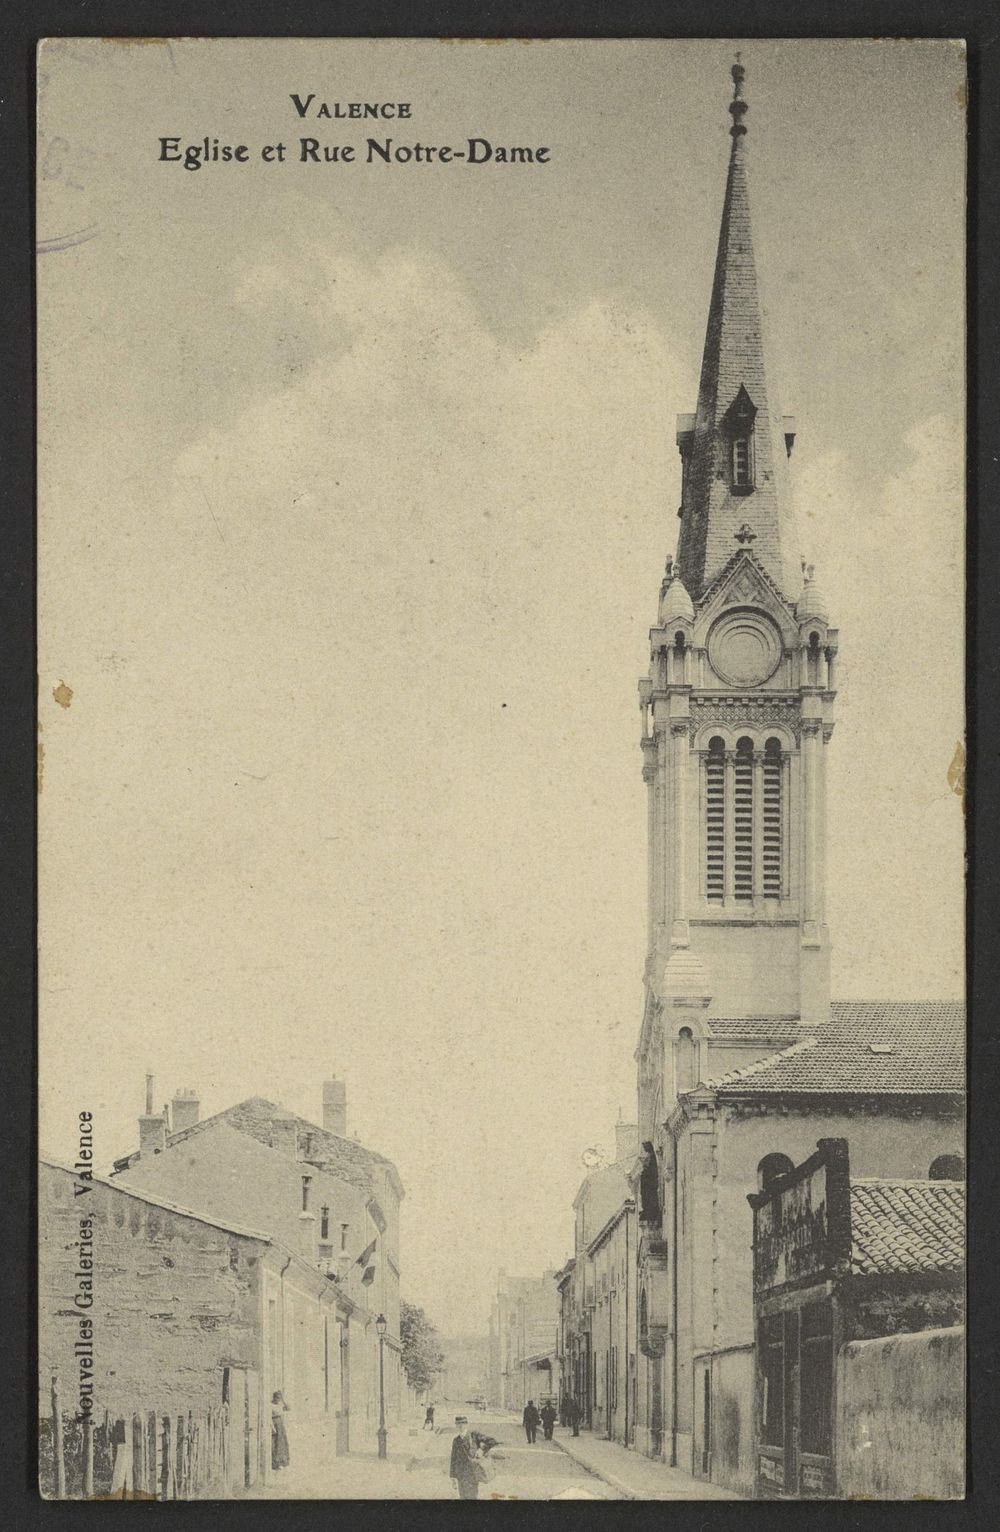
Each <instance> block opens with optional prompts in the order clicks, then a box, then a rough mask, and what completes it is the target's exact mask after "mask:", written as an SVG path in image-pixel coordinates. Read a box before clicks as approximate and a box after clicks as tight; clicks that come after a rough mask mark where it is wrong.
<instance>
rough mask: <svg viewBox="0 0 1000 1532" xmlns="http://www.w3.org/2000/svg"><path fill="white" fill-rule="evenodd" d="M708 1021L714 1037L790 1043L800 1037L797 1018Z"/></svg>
mask: <svg viewBox="0 0 1000 1532" xmlns="http://www.w3.org/2000/svg"><path fill="white" fill-rule="evenodd" d="M706 1021H707V1026H708V1030H709V1032H710V1034H711V1036H712V1037H720V1038H721V1037H725V1038H741V1039H742V1038H746V1039H747V1040H748V1041H750V1042H761V1041H763V1042H770V1041H773V1042H776V1043H783V1042H789V1043H790V1042H794V1041H795V1039H796V1038H797V1037H798V1036H799V1018H798V1017H797V1016H709V1017H707V1018H706Z"/></svg>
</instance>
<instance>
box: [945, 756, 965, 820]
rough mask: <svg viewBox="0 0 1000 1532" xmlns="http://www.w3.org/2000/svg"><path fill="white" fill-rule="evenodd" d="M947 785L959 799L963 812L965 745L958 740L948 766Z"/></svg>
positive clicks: (963, 811)
mask: <svg viewBox="0 0 1000 1532" xmlns="http://www.w3.org/2000/svg"><path fill="white" fill-rule="evenodd" d="M948 786H949V787H950V788H951V790H952V792H953V793H954V794H955V796H956V797H957V798H959V799H961V803H962V813H963V814H964V813H965V746H964V745H963V744H962V741H961V740H959V741H958V744H957V745H956V746H955V754H954V755H953V756H952V758H951V765H950V766H949V767H948Z"/></svg>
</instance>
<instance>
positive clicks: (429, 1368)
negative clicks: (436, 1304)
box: [399, 1298, 444, 1394]
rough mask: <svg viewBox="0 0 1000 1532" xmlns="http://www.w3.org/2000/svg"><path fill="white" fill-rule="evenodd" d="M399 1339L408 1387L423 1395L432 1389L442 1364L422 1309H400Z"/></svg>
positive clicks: (405, 1305) (404, 1306)
mask: <svg viewBox="0 0 1000 1532" xmlns="http://www.w3.org/2000/svg"><path fill="white" fill-rule="evenodd" d="M399 1339H400V1341H401V1342H402V1347H403V1370H404V1371H405V1373H406V1377H407V1380H408V1382H409V1384H410V1387H411V1388H414V1389H416V1391H417V1393H418V1394H419V1393H423V1392H424V1391H425V1390H426V1389H429V1388H430V1387H431V1384H432V1383H433V1381H434V1374H435V1372H436V1371H437V1370H438V1368H439V1367H440V1366H441V1364H442V1362H443V1361H444V1356H443V1354H442V1351H441V1348H440V1346H439V1345H438V1335H437V1331H436V1330H435V1328H434V1326H433V1325H432V1324H431V1322H430V1320H429V1319H428V1318H427V1315H426V1314H425V1313H424V1311H423V1309H418V1308H417V1306H416V1304H414V1303H407V1301H406V1299H405V1298H404V1299H403V1301H402V1303H401V1304H400V1310H399Z"/></svg>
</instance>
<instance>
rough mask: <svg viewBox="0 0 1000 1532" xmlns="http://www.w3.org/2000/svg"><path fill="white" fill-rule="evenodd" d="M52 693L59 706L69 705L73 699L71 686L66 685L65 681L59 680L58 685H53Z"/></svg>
mask: <svg viewBox="0 0 1000 1532" xmlns="http://www.w3.org/2000/svg"><path fill="white" fill-rule="evenodd" d="M52 695H53V697H54V698H55V699H56V701H57V702H58V704H59V706H60V707H69V705H70V703H71V702H72V701H73V688H72V686H67V685H66V682H65V681H60V682H59V685H58V686H53V688H52Z"/></svg>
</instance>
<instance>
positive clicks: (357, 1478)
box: [253, 1400, 739, 1500]
mask: <svg viewBox="0 0 1000 1532" xmlns="http://www.w3.org/2000/svg"><path fill="white" fill-rule="evenodd" d="M462 1413H468V1414H469V1417H470V1420H471V1422H472V1427H473V1430H474V1431H477V1432H479V1433H481V1434H482V1435H484V1436H492V1437H495V1438H496V1439H497V1442H498V1446H497V1447H495V1448H494V1449H493V1452H492V1453H491V1461H492V1464H493V1467H494V1469H495V1478H493V1479H491V1480H490V1481H489V1482H488V1483H486V1484H483V1485H482V1486H481V1488H480V1492H479V1493H480V1498H481V1499H483V1500H490V1499H493V1500H556V1499H566V1500H636V1499H637V1500H660V1499H663V1500H707V1499H711V1500H717V1499H718V1500H731V1499H738V1498H739V1497H738V1496H736V1495H733V1494H732V1493H730V1492H727V1491H725V1490H720V1489H718V1487H717V1486H715V1485H711V1484H706V1483H704V1482H703V1481H702V1480H698V1479H693V1478H691V1477H690V1476H689V1475H687V1474H683V1473H680V1472H679V1471H678V1470H676V1469H670V1468H667V1467H666V1466H665V1465H664V1464H662V1463H653V1462H650V1461H649V1460H648V1459H647V1458H643V1457H641V1456H640V1455H638V1454H636V1453H635V1452H631V1451H627V1450H626V1449H625V1448H624V1447H620V1446H618V1445H617V1444H616V1443H614V1442H608V1441H605V1440H604V1439H603V1438H595V1437H593V1436H592V1435H591V1433H590V1432H588V1431H584V1432H583V1433H581V1435H580V1436H579V1437H575V1438H574V1437H572V1436H571V1434H570V1433H569V1432H568V1431H567V1430H565V1429H563V1428H561V1427H559V1426H557V1427H556V1434H555V1440H553V1441H551V1442H547V1441H545V1440H544V1439H543V1437H542V1435H541V1433H539V1436H538V1440H537V1441H536V1442H535V1443H534V1445H530V1446H529V1444H528V1443H527V1441H526V1440H525V1436H524V1431H523V1429H522V1427H521V1421H520V1417H519V1416H518V1415H515V1414H513V1413H502V1412H500V1411H497V1410H485V1411H483V1412H479V1411H476V1412H475V1413H473V1412H472V1411H471V1410H468V1407H467V1406H466V1405H464V1404H463V1403H461V1402H458V1401H447V1400H445V1401H442V1403H441V1404H440V1405H439V1407H438V1412H437V1422H438V1424H437V1429H436V1430H435V1431H434V1432H433V1433H432V1432H430V1431H424V1430H422V1429H421V1420H422V1413H420V1414H414V1415H413V1416H412V1417H411V1418H410V1419H409V1420H408V1422H407V1423H406V1424H405V1426H401V1427H400V1428H399V1429H397V1430H396V1431H393V1432H391V1433H390V1436H389V1455H388V1457H387V1458H385V1459H383V1460H382V1461H380V1460H379V1459H378V1457H377V1456H376V1454H375V1452H374V1451H355V1452H351V1453H349V1454H348V1455H347V1456H346V1457H338V1456H337V1455H336V1454H335V1453H334V1452H333V1451H332V1450H331V1448H330V1446H329V1444H328V1442H327V1441H326V1440H325V1439H324V1438H322V1437H308V1438H305V1437H295V1436H292V1437H291V1453H292V1461H291V1463H290V1465H289V1467H288V1468H287V1469H285V1470H283V1471H282V1472H281V1473H280V1474H278V1475H276V1476H275V1479H274V1480H273V1482H272V1483H271V1484H270V1485H269V1486H268V1488H267V1489H263V1488H262V1487H261V1486H259V1485H258V1486H256V1487H255V1489H254V1492H253V1498H255V1499H257V1498H264V1499H283V1500H285V1499H301V1500H333V1499H339V1500H367V1499H385V1498H390V1499H394V1500H453V1499H456V1498H457V1496H456V1493H455V1487H454V1485H453V1484H452V1482H451V1480H450V1479H449V1477H448V1466H449V1461H450V1456H451V1444H452V1440H453V1438H454V1435H455V1426H454V1417H455V1415H456V1414H462Z"/></svg>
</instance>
